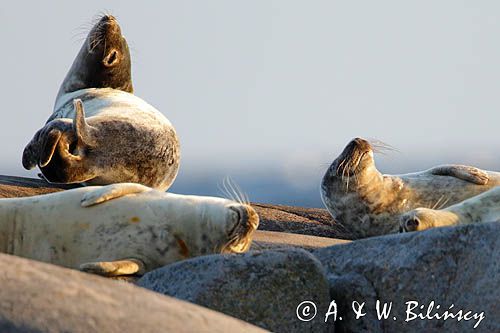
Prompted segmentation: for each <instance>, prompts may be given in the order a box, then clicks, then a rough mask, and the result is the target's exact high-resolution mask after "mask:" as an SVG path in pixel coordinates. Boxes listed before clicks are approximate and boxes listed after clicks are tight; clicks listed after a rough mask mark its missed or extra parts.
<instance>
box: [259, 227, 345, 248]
mask: <svg viewBox="0 0 500 333" xmlns="http://www.w3.org/2000/svg"><path fill="white" fill-rule="evenodd" d="M349 242H350V241H348V240H344V239H336V238H327V237H316V236H307V235H300V234H290V233H287V232H276V231H263V230H257V231H256V232H255V234H254V237H253V242H252V246H251V248H250V249H251V250H267V249H277V248H290V247H300V248H302V249H305V250H312V249H317V248H322V247H328V246H333V245H339V244H345V243H349Z"/></svg>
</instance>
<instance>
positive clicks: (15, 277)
mask: <svg viewBox="0 0 500 333" xmlns="http://www.w3.org/2000/svg"><path fill="white" fill-rule="evenodd" d="M0 265H1V267H2V270H1V273H0V286H1V288H0V332H214V331H228V332H229V331H232V332H248V331H250V332H262V330H261V329H259V328H257V327H255V326H253V325H250V324H247V323H244V322H242V321H240V320H237V319H234V318H231V317H228V316H226V315H223V314H220V313H217V312H214V311H212V310H209V309H206V308H202V307H200V306H197V305H194V304H189V303H186V302H183V301H179V300H176V299H173V298H170V297H166V296H162V295H159V294H155V293H152V292H149V291H147V290H144V289H142V288H139V287H135V286H133V285H132V284H128V283H124V282H119V281H110V280H107V279H104V278H101V277H97V276H93V275H90V274H84V273H80V272H77V271H74V270H70V269H66V268H60V267H57V266H53V265H49V264H45V263H40V262H35V261H32V260H28V259H22V258H18V257H14V256H9V255H6V254H0Z"/></svg>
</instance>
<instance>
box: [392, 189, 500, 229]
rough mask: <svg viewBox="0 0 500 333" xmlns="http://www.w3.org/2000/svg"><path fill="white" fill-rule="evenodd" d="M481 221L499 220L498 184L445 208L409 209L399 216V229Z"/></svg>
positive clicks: (499, 195) (427, 227) (499, 190)
mask: <svg viewBox="0 0 500 333" xmlns="http://www.w3.org/2000/svg"><path fill="white" fill-rule="evenodd" d="M483 222H500V186H497V187H494V188H492V189H491V190H489V191H486V192H484V193H481V194H479V195H477V196H474V197H472V198H469V199H467V200H464V201H462V202H460V203H457V204H455V205H452V206H450V207H448V208H445V209H441V210H437V209H429V208H417V209H414V210H412V211H409V212H407V213H405V214H403V215H402V216H401V219H400V231H401V232H409V231H422V230H426V229H430V228H435V227H446V226H455V225H462V224H475V223H483Z"/></svg>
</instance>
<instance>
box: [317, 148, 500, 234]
mask: <svg viewBox="0 0 500 333" xmlns="http://www.w3.org/2000/svg"><path fill="white" fill-rule="evenodd" d="M498 185H500V173H498V172H492V171H483V170H480V169H477V168H474V167H470V166H464V165H441V166H436V167H433V168H431V169H429V170H426V171H422V172H416V173H410V174H404V175H383V174H381V173H380V172H379V171H378V170H377V168H376V166H375V161H374V158H373V147H372V145H371V144H370V143H369V142H368V141H367V140H364V139H361V138H356V139H353V140H352V141H351V142H349V144H348V145H347V146H346V147H345V149H344V150H343V152H342V153H341V154H340V156H339V157H337V158H336V159H335V160H334V161H333V163H332V164H331V165H330V167H329V168H328V170H327V171H326V173H325V175H324V177H323V179H322V182H321V189H320V192H321V198H322V200H323V203H324V205H325V206H326V208H327V209H328V211H329V212H330V214H331V215H332V217H333V218H334V219H335V221H336V222H338V223H341V224H342V225H344V226H345V227H346V228H347V229H349V231H351V232H353V233H354V234H355V235H356V237H359V238H362V237H369V236H376V235H382V234H387V233H394V232H398V230H399V217H400V214H402V213H405V212H407V211H410V210H412V209H415V208H418V207H428V208H433V207H434V208H436V206H441V207H440V208H443V207H447V206H450V205H453V204H455V203H458V202H460V201H463V200H465V199H468V198H470V197H473V196H475V195H478V194H480V193H482V192H485V191H488V190H489V189H491V188H492V187H494V186H498Z"/></svg>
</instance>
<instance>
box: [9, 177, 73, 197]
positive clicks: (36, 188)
mask: <svg viewBox="0 0 500 333" xmlns="http://www.w3.org/2000/svg"><path fill="white" fill-rule="evenodd" d="M75 187H78V185H63V184H50V183H47V182H46V181H45V180H42V179H32V178H23V177H12V176H1V175H0V198H14V197H29V196H33V195H39V194H47V193H52V192H58V191H62V190H65V189H70V188H75Z"/></svg>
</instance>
